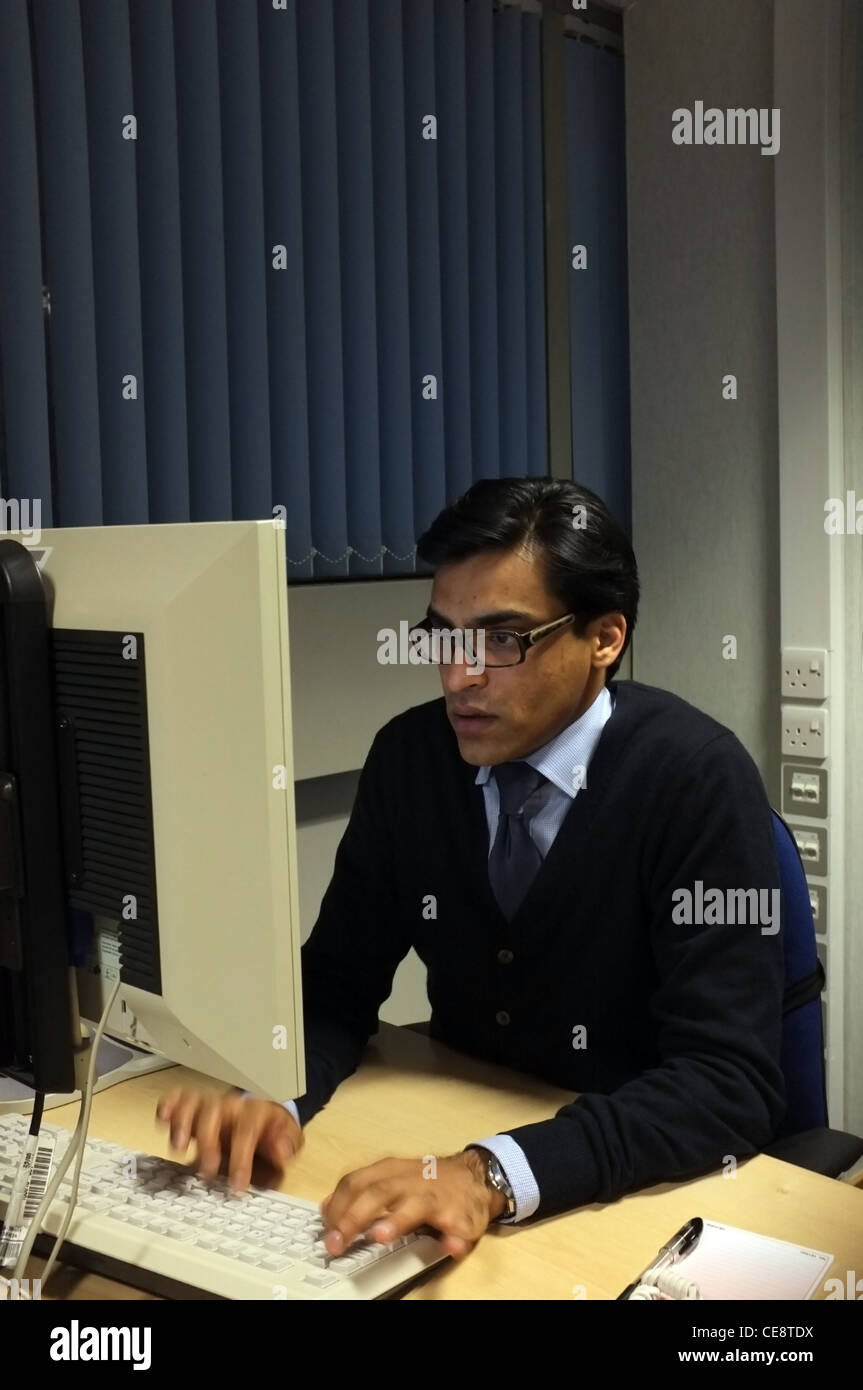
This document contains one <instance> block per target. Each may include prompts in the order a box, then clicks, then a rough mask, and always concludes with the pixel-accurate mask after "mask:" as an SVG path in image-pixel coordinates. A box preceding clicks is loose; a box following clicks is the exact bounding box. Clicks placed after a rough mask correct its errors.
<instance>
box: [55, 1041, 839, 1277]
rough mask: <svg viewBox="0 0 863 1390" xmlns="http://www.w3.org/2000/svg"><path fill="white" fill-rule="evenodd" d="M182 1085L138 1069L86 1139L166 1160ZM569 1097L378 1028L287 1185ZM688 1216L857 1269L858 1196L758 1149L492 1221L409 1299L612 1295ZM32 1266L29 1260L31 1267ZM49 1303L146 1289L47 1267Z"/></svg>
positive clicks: (102, 1103) (104, 1099)
mask: <svg viewBox="0 0 863 1390" xmlns="http://www.w3.org/2000/svg"><path fill="white" fill-rule="evenodd" d="M178 1082H198V1083H201V1084H204V1085H206V1086H208V1087H210V1088H217V1089H222V1088H221V1087H220V1086H219V1087H216V1083H213V1082H211V1081H209V1080H208V1079H207V1078H204V1077H201V1076H199V1075H198V1074H197V1073H195V1072H190V1071H187V1070H185V1069H181V1068H177V1069H174V1070H171V1071H163V1072H156V1073H154V1074H153V1075H150V1076H144V1077H139V1078H137V1079H136V1080H134V1081H128V1082H125V1083H123V1084H122V1085H119V1086H116V1087H113V1088H112V1089H111V1090H108V1091H105V1092H104V1093H103V1094H101V1095H97V1096H96V1097H95V1098H94V1101H93V1111H92V1116H91V1123H90V1132H91V1134H92V1135H93V1136H94V1137H97V1138H103V1139H109V1140H113V1141H114V1142H115V1143H120V1144H124V1145H126V1146H127V1147H129V1148H134V1149H141V1150H145V1151H147V1152H149V1153H154V1154H159V1155H162V1156H164V1157H170V1156H171V1155H170V1153H169V1150H168V1147H167V1142H166V1131H165V1130H164V1129H163V1127H161V1126H158V1125H157V1124H156V1121H155V1118H154V1116H155V1108H156V1102H157V1100H158V1098H159V1096H160V1095H161V1094H162V1093H163V1092H164V1091H165V1090H167V1089H168V1088H169V1087H172V1086H174V1085H176V1084H177V1083H178ZM571 1099H572V1095H571V1093H568V1092H564V1091H560V1090H558V1089H556V1088H554V1087H551V1086H546V1085H544V1084H543V1083H541V1082H538V1081H534V1080H532V1079H530V1078H528V1077H525V1076H522V1075H520V1074H519V1073H516V1072H511V1071H505V1070H503V1069H502V1068H498V1067H494V1066H491V1065H489V1064H486V1063H482V1062H477V1061H475V1060H473V1059H472V1058H468V1057H464V1056H462V1055H461V1054H459V1053H455V1052H452V1051H451V1050H450V1049H449V1048H446V1047H443V1046H441V1044H439V1043H435V1042H432V1041H431V1040H430V1039H428V1038H425V1037H422V1036H420V1035H419V1034H416V1033H412V1032H410V1031H409V1030H406V1029H403V1028H394V1027H392V1026H390V1025H388V1024H381V1031H380V1033H379V1035H378V1036H377V1038H375V1039H373V1040H372V1042H371V1043H370V1044H369V1047H368V1049H367V1052H366V1057H365V1060H364V1062H363V1065H362V1067H361V1068H360V1070H359V1071H358V1072H357V1073H356V1074H355V1075H354V1076H352V1077H350V1078H349V1079H348V1080H347V1081H345V1082H343V1084H342V1085H341V1086H340V1087H339V1089H338V1091H337V1092H336V1095H335V1096H334V1098H333V1099H332V1100H331V1101H330V1103H329V1105H328V1106H327V1107H326V1109H325V1110H323V1111H322V1112H321V1113H320V1114H319V1115H317V1116H316V1117H315V1118H314V1119H313V1120H312V1121H311V1122H310V1123H309V1125H308V1126H307V1131H306V1143H305V1146H304V1148H303V1149H302V1151H301V1153H300V1154H299V1156H298V1157H297V1158H296V1159H295V1160H294V1161H293V1163H292V1164H291V1165H290V1167H289V1168H288V1170H287V1172H286V1174H285V1179H284V1181H283V1183H282V1187H283V1189H284V1190H286V1191H290V1192H293V1193H295V1194H296V1195H297V1196H300V1197H307V1198H311V1199H312V1200H320V1199H321V1198H322V1197H324V1196H326V1194H327V1193H328V1192H330V1191H331V1190H332V1188H333V1187H334V1186H335V1184H336V1182H337V1181H338V1179H339V1178H340V1177H341V1176H342V1174H343V1173H345V1172H348V1171H350V1170H351V1169H354V1168H359V1167H362V1166H363V1165H365V1164H367V1163H371V1162H373V1161H374V1160H375V1159H378V1158H383V1157H387V1156H390V1155H393V1156H401V1157H411V1156H420V1155H423V1154H427V1153H437V1154H439V1155H440V1154H448V1153H453V1152H455V1151H457V1150H458V1149H460V1148H462V1147H463V1146H464V1145H465V1144H467V1143H469V1142H470V1141H471V1140H474V1139H481V1138H483V1137H485V1136H486V1135H489V1134H494V1133H496V1132H497V1131H498V1130H501V1129H507V1128H512V1127H514V1126H515V1125H519V1124H527V1123H530V1122H532V1121H535V1120H540V1119H543V1118H545V1117H547V1116H550V1115H552V1114H554V1112H555V1110H556V1109H557V1108H558V1107H559V1106H560V1105H562V1104H565V1103H566V1102H567V1101H568V1100H571ZM76 1115H77V1107H73V1106H68V1107H64V1108H63V1109H60V1110H54V1111H51V1112H49V1114H48V1115H47V1116H46V1119H47V1120H48V1122H49V1123H52V1124H55V1123H58V1124H65V1125H67V1126H68V1127H70V1128H71V1127H72V1125H73V1124H74V1122H75V1119H76ZM692 1216H701V1217H704V1218H706V1219H711V1220H715V1221H724V1222H727V1223H728V1224H729V1225H732V1226H744V1227H747V1228H749V1229H751V1230H753V1231H758V1232H760V1233H761V1234H762V1235H768V1236H776V1237H778V1238H780V1239H783V1240H793V1241H799V1242H800V1243H801V1244H803V1245H809V1246H814V1247H815V1248H816V1249H820V1250H829V1251H831V1252H832V1253H833V1254H834V1255H835V1257H836V1258H835V1261H834V1264H833V1267H832V1268H831V1270H830V1271H829V1272H828V1275H827V1277H828V1278H830V1277H833V1276H834V1275H838V1276H839V1277H841V1278H844V1277H845V1271H846V1270H848V1269H855V1270H857V1271H861V1272H863V1190H861V1189H860V1188H858V1187H852V1186H850V1185H849V1184H847V1183H840V1182H836V1181H834V1180H833V1179H831V1178H823V1177H820V1176H818V1175H817V1174H815V1173H810V1172H807V1171H806V1170H805V1169H803V1168H795V1167H793V1166H791V1165H790V1164H787V1163H781V1162H779V1161H778V1160H777V1159H773V1158H766V1157H764V1156H762V1155H759V1156H758V1157H756V1158H752V1159H749V1160H747V1161H746V1162H744V1163H742V1164H741V1165H740V1166H739V1168H738V1170H737V1174H736V1176H735V1177H733V1178H730V1177H729V1178H726V1177H723V1176H722V1174H721V1173H717V1174H715V1175H713V1176H710V1177H706V1178H700V1179H697V1180H693V1181H690V1182H681V1183H663V1184H660V1185H658V1186H656V1187H651V1188H648V1189H645V1190H644V1191H643V1192H640V1193H636V1194H635V1195H632V1196H628V1197H624V1198H621V1199H620V1201H618V1202H613V1203H610V1204H608V1205H606V1206H600V1205H594V1206H589V1207H579V1208H578V1209H577V1210H575V1211H574V1212H572V1213H571V1214H569V1215H566V1216H559V1217H554V1218H551V1219H549V1220H547V1221H543V1222H540V1223H538V1224H533V1225H529V1226H525V1227H523V1228H518V1227H514V1228H507V1227H496V1228H495V1229H494V1230H493V1231H492V1232H490V1233H489V1234H488V1235H486V1236H484V1237H483V1239H482V1240H481V1241H480V1242H479V1244H478V1246H477V1247H476V1249H475V1250H474V1251H473V1253H472V1254H471V1255H469V1256H468V1258H467V1259H466V1260H464V1261H461V1262H460V1263H458V1264H456V1263H454V1262H453V1261H447V1263H446V1264H443V1265H441V1266H440V1267H439V1268H438V1269H435V1270H433V1271H432V1272H431V1273H430V1274H429V1275H428V1276H426V1279H425V1282H424V1283H423V1284H421V1285H419V1286H417V1287H414V1288H413V1289H412V1290H411V1291H410V1292H409V1293H408V1294H407V1295H406V1297H407V1298H410V1299H566V1300H570V1299H572V1298H574V1297H577V1296H578V1297H587V1298H592V1299H613V1298H616V1297H617V1295H618V1294H619V1293H620V1291H621V1290H622V1289H623V1288H624V1287H625V1286H626V1285H627V1284H628V1283H629V1281H630V1279H632V1278H633V1277H634V1276H635V1275H636V1274H638V1272H639V1271H640V1270H641V1269H643V1268H644V1267H645V1265H647V1263H648V1262H649V1261H650V1260H651V1259H652V1257H653V1256H654V1255H655V1253H656V1251H657V1250H658V1248H659V1247H660V1246H661V1245H662V1244H663V1242H664V1241H666V1240H667V1239H668V1237H669V1236H670V1235H671V1234H672V1233H673V1232H674V1231H675V1230H677V1229H678V1228H679V1227H680V1226H682V1225H683V1223H684V1222H685V1221H686V1220H688V1219H689V1218H690V1217H692ZM40 1264H41V1261H38V1260H34V1261H33V1265H32V1267H31V1274H34V1275H35V1274H37V1273H38V1266H39V1265H40ZM580 1288H583V1290H584V1293H583V1294H581V1293H580V1292H578V1291H579V1290H580ZM820 1296H821V1297H823V1293H822V1294H821V1295H820ZM45 1297H46V1298H48V1297H55V1298H58V1297H59V1298H64V1297H65V1298H72V1299H124V1298H149V1297H150V1295H148V1294H142V1293H140V1292H139V1291H137V1290H135V1289H130V1288H129V1287H128V1286H125V1285H121V1284H118V1283H115V1282H113V1281H111V1280H108V1279H104V1278H101V1277H100V1276H97V1275H92V1274H82V1273H80V1272H78V1271H77V1270H74V1269H72V1268H71V1267H69V1266H65V1267H63V1268H61V1269H58V1270H57V1272H56V1273H55V1274H54V1275H52V1277H51V1288H50V1293H49V1292H48V1291H47V1290H46V1292H45Z"/></svg>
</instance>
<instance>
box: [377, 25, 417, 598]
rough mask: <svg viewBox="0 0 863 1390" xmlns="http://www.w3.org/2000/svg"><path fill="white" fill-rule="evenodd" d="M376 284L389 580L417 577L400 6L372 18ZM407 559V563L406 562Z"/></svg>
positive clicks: (383, 519) (386, 571)
mask: <svg viewBox="0 0 863 1390" xmlns="http://www.w3.org/2000/svg"><path fill="white" fill-rule="evenodd" d="M369 39H370V46H371V71H372V90H371V107H372V148H373V166H374V167H373V178H374V203H375V274H376V280H377V337H378V403H379V420H380V450H381V454H380V478H381V525H382V535H383V541H384V544H385V545H386V547H387V553H386V554H385V555H384V560H383V572H384V574H385V575H391V574H405V573H410V572H411V571H412V570H413V567H414V565H413V558H412V553H411V552H412V550H413V546H414V543H415V539H416V535H417V530H416V527H415V526H414V501H413V489H412V487H411V478H412V476H413V430H412V418H413V409H414V408H415V407H414V405H413V399H412V382H411V360H410V328H411V323H410V307H409V284H408V235H407V173H406V169H405V139H406V135H405V101H404V68H403V64H402V8H401V0H375V3H373V4H372V5H371V7H370V11H369ZM403 557H405V558H403Z"/></svg>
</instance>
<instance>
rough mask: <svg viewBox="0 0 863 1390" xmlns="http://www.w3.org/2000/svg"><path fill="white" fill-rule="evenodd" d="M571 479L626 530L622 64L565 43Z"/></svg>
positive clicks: (604, 53) (627, 416)
mask: <svg viewBox="0 0 863 1390" xmlns="http://www.w3.org/2000/svg"><path fill="white" fill-rule="evenodd" d="M564 61H565V92H566V142H567V159H566V167H567V209H568V233H569V235H568V241H569V254H570V270H569V329H570V378H571V397H572V472H573V477H574V478H575V479H576V480H577V481H578V482H580V483H583V484H584V485H585V486H586V487H589V488H592V489H593V491H594V492H598V493H599V495H600V497H602V498H603V500H604V501H605V503H606V505H607V506H608V508H609V510H610V511H611V512H612V514H613V515H614V516H615V518H616V519H617V521H619V522H620V524H621V525H622V526H624V527H625V528H626V529H627V530H629V529H630V512H631V495H630V494H631V489H630V443H629V439H630V436H629V427H630V412H629V323H628V310H627V306H628V298H627V254H626V163H625V146H624V135H625V130H624V88H623V60H622V59H621V58H620V56H619V55H618V54H616V53H612V52H609V51H608V50H607V49H600V48H597V47H596V46H595V45H594V44H590V43H584V42H581V41H579V40H577V39H575V38H567V39H566V40H565V60H564Z"/></svg>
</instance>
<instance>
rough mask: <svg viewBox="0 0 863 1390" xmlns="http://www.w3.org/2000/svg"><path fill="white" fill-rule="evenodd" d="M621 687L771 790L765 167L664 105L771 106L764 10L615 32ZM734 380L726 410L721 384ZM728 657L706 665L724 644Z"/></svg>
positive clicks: (650, 1) (663, 1) (746, 3)
mask: <svg viewBox="0 0 863 1390" xmlns="http://www.w3.org/2000/svg"><path fill="white" fill-rule="evenodd" d="M624 44H625V62H626V107H627V175H628V199H629V218H628V229H629V230H628V235H629V267H630V269H629V277H630V279H629V292H630V344H631V346H630V361H631V390H632V492H633V542H634V547H635V553H636V556H637V559H638V562H639V567H640V571H641V577H642V583H643V597H642V607H641V611H640V615H639V622H638V627H637V629H636V633H635V637H634V642H633V666H632V670H633V676H634V677H635V679H636V680H640V681H645V682H646V683H648V684H650V685H658V686H661V687H663V688H665V689H669V690H673V691H675V692H676V693H677V694H679V695H682V696H683V697H684V698H685V699H687V700H690V701H691V702H692V703H693V704H695V705H697V706H699V707H700V708H701V709H703V710H706V711H707V712H708V713H709V714H712V715H713V716H714V717H715V718H717V719H719V720H721V721H722V723H724V724H726V725H728V726H729V727H730V728H732V729H733V730H734V731H735V733H736V734H737V735H738V736H739V738H740V739H741V740H742V742H743V743H744V744H745V746H746V747H747V748H748V750H749V752H750V753H751V754H752V756H753V758H754V759H755V761H756V763H757V764H758V766H759V768H760V770H761V773H762V776H763V777H764V779H765V781H766V784H767V786H768V789H769V790H770V792H771V795H773V796H774V797H775V796H776V795H777V793H778V786H777V774H778V748H777V740H776V737H775V732H774V723H775V719H774V716H775V711H776V709H777V706H778V699H779V680H778V664H779V663H778V631H779V593H778V581H777V575H778V516H777V423H776V343H775V337H776V316H775V314H776V301H775V279H774V246H773V214H774V203H773V160H772V159H771V157H769V156H762V155H761V153H760V152H759V150H758V149H753V148H751V147H747V146H724V147H721V146H701V147H698V146H694V145H693V146H691V147H686V146H678V145H675V144H674V143H673V142H672V139H671V132H672V121H671V113H672V111H673V110H674V109H675V108H676V107H688V108H689V109H690V110H692V109H693V106H694V103H695V101H696V100H703V101H704V102H705V105H706V106H710V105H713V104H715V105H717V106H722V107H725V106H727V105H733V106H744V107H749V106H754V107H756V108H760V107H768V108H769V107H771V106H772V72H773V69H772V54H773V27H772V3H770V0H725V3H723V4H722V5H716V4H713V3H712V0H637V3H635V4H634V5H633V6H632V7H631V8H630V9H628V10H627V12H626V20H625V25H624ZM731 372H733V373H734V374H735V375H736V376H737V378H738V399H737V400H736V401H726V400H723V397H722V378H723V376H724V375H725V374H726V373H731ZM728 634H730V635H733V636H735V637H736V638H737V652H738V655H737V660H735V661H728V660H724V659H723V655H722V643H723V638H724V637H725V636H726V635H728Z"/></svg>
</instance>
